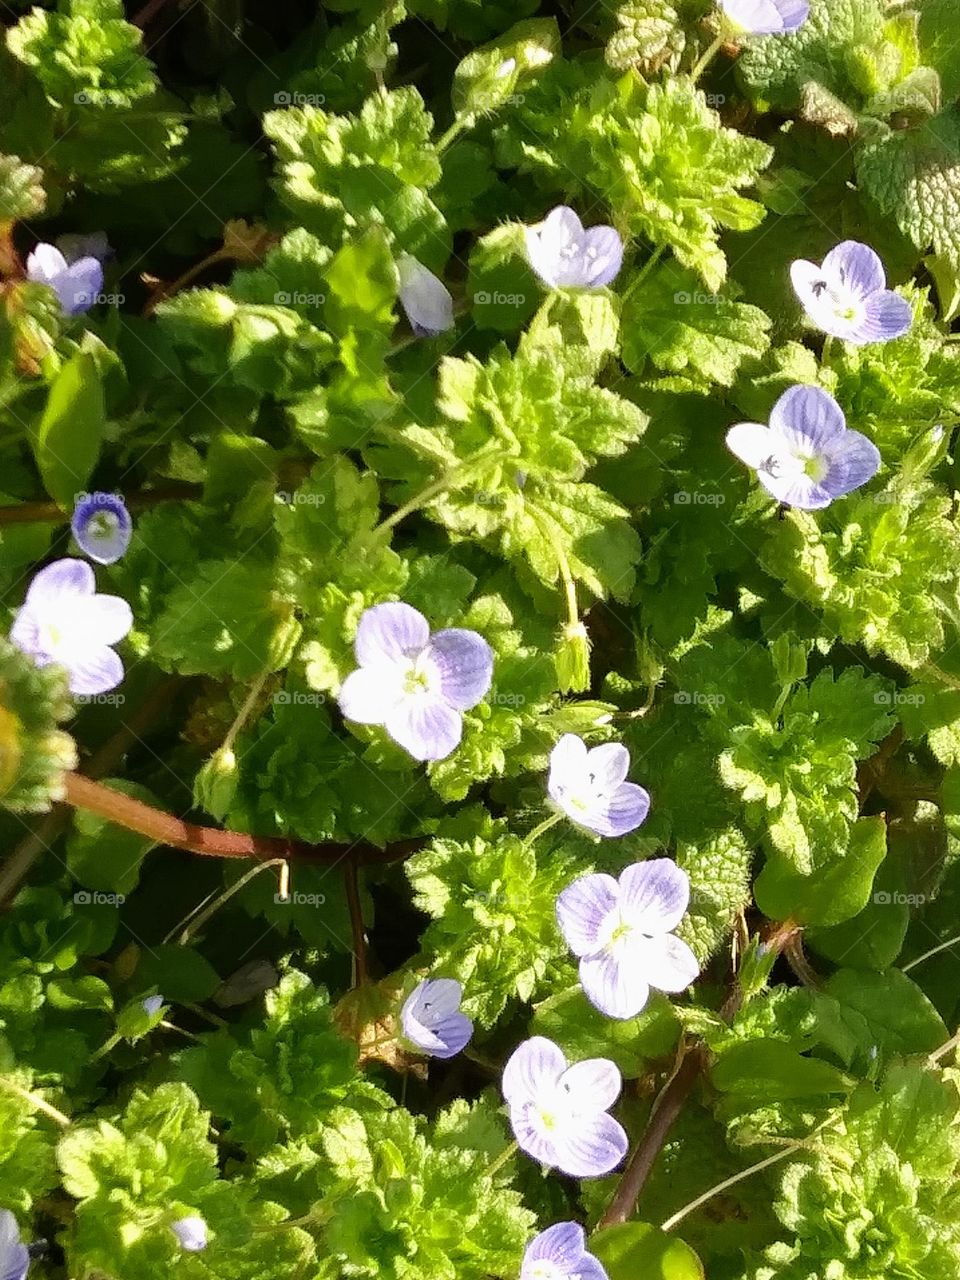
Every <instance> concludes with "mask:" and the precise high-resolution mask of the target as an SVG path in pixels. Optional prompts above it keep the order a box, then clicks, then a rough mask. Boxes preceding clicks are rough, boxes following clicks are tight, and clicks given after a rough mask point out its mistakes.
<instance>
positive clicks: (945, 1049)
mask: <svg viewBox="0 0 960 1280" xmlns="http://www.w3.org/2000/svg"><path fill="white" fill-rule="evenodd" d="M958 1045H960V1031H958V1032H957V1034H956V1035H955V1036H951V1037H950V1039H949V1040H948V1041H947V1042H946V1044H942V1045H941V1046H940V1048H939V1049H934V1051H933V1053H931V1054H930V1056H929V1058H927V1062H929V1063H930V1065H931V1066H935V1065H936V1064H937V1063H938V1062H939V1061H940V1059H941V1058H946V1057H949V1055H950V1054H951V1053H953V1052H954V1051H955V1050H956V1048H957V1046H958Z"/></svg>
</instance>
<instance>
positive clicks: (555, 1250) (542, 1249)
mask: <svg viewBox="0 0 960 1280" xmlns="http://www.w3.org/2000/svg"><path fill="white" fill-rule="evenodd" d="M520 1280H609V1278H608V1276H607V1273H606V1271H604V1269H603V1267H602V1266H601V1265H600V1262H599V1260H598V1259H597V1258H595V1257H594V1256H593V1254H592V1253H588V1252H587V1237H586V1235H585V1233H584V1230H583V1227H581V1226H580V1223H579V1222H557V1223H554V1225H553V1226H552V1227H547V1229H546V1231H541V1232H540V1234H539V1235H538V1236H534V1238H533V1239H532V1240H531V1241H530V1243H529V1244H528V1245H527V1249H526V1252H525V1253H524V1255H523V1262H522V1263H521V1264H520Z"/></svg>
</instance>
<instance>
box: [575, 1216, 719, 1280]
mask: <svg viewBox="0 0 960 1280" xmlns="http://www.w3.org/2000/svg"><path fill="white" fill-rule="evenodd" d="M588 1247H589V1249H590V1252H591V1253H592V1254H593V1255H594V1256H595V1257H597V1258H599V1259H600V1261H601V1262H602V1263H603V1266H604V1269H605V1270H606V1272H607V1274H608V1276H609V1277H610V1280H705V1276H706V1272H705V1271H704V1269H703V1265H702V1263H701V1262H700V1259H699V1258H698V1257H697V1255H696V1254H695V1253H694V1251H693V1250H692V1249H691V1248H690V1246H689V1245H688V1244H685V1243H684V1241H683V1240H679V1239H677V1237H676V1236H670V1235H667V1234H666V1233H665V1232H663V1231H661V1230H660V1228H659V1227H655V1226H653V1225H651V1223H649V1222H621V1223H618V1224H617V1225H616V1226H613V1227H605V1228H604V1229H603V1230H602V1231H598V1232H597V1233H596V1234H595V1235H592V1236H591V1237H590V1240H589V1244H588Z"/></svg>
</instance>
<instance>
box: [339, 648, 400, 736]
mask: <svg viewBox="0 0 960 1280" xmlns="http://www.w3.org/2000/svg"><path fill="white" fill-rule="evenodd" d="M402 696H403V672H402V670H401V669H400V668H399V667H394V666H389V665H387V664H386V663H381V664H380V665H379V666H372V667H358V668H357V669H356V671H351V672H350V674H349V675H348V676H347V678H346V680H344V682H343V684H342V685H341V686H340V692H339V693H338V694H337V702H338V703H339V705H340V710H341V711H342V712H343V715H344V717H345V718H346V719H347V720H353V721H354V723H356V724H384V723H385V722H386V719H387V717H388V716H389V715H391V714H392V712H393V711H394V710H395V709H396V708H397V707H398V706H399V704H400V701H401V698H402Z"/></svg>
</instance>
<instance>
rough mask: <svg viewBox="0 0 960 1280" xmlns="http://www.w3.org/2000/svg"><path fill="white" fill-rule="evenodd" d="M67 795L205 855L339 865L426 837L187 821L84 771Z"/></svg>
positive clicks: (406, 851) (376, 858)
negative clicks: (312, 833) (262, 829)
mask: <svg viewBox="0 0 960 1280" xmlns="http://www.w3.org/2000/svg"><path fill="white" fill-rule="evenodd" d="M63 784H64V793H65V794H64V799H65V801H66V803H67V804H69V805H72V806H73V807H74V808H75V809H88V810H89V811H90V812H91V813H97V814H99V815H100V816H101V817H102V818H107V819H108V820H109V821H110V822H115V823H116V824H117V825H118V826H120V827H126V828H128V830H130V831H136V832H138V833H139V834H140V835H142V836H149V837H150V839H151V840H155V841H156V843H157V844H164V845H171V846H172V847H173V848H175V849H186V850H187V852H188V853H198V854H200V855H201V856H202V857H206V858H256V859H257V860H258V861H260V862H265V861H268V860H270V859H275V858H278V859H287V858H290V859H293V860H294V861H298V862H320V863H325V864H327V865H328V866H333V865H336V864H337V863H338V862H339V861H340V860H341V859H342V858H346V857H353V858H356V859H357V861H358V862H361V863H378V862H396V861H399V860H400V859H402V858H406V857H408V856H409V855H410V854H411V853H414V852H416V850H417V849H422V848H423V846H424V844H425V843H426V841H425V840H424V839H414V840H401V841H398V842H397V844H394V845H390V846H388V847H387V848H386V849H379V848H377V846H376V845H371V844H366V843H365V842H364V841H362V840H357V841H355V842H353V843H352V844H334V843H332V842H325V843H323V844H306V843H305V842H304V841H302V840H289V839H287V838H286V837H284V836H251V835H247V834H246V833H245V832H242V831H223V830H221V829H220V828H218V827H202V826H199V825H198V824H196V823H193V822H184V820H183V819H182V818H175V817H174V816H173V814H170V813H164V812H163V810H162V809H154V808H153V807H152V806H151V805H148V804H143V802H142V801H140V800H135V799H134V798H133V797H132V796H126V795H123V794H122V793H121V792H119V791H113V790H111V788H110V787H105V786H103V784H102V783H99V782H94V781H93V780H92V779H90V778H85V777H84V776H83V775H82V774H80V773H67V774H65V775H64V780H63Z"/></svg>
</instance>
